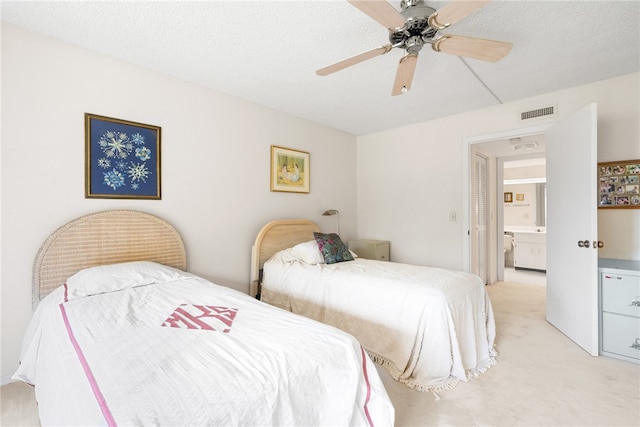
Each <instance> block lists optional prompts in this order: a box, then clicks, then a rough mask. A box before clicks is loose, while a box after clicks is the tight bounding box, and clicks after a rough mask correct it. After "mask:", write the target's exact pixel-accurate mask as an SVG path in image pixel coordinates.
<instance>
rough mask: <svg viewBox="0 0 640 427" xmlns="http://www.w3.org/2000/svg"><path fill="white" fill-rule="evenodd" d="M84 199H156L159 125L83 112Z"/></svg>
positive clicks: (157, 197) (159, 138)
mask: <svg viewBox="0 0 640 427" xmlns="http://www.w3.org/2000/svg"><path fill="white" fill-rule="evenodd" d="M84 129H85V198H87V199H147V200H160V199H161V198H162V197H161V190H160V184H161V170H160V158H161V152H160V142H161V131H162V129H161V128H160V126H154V125H148V124H144V123H137V122H132V121H128V120H122V119H116V118H113V117H106V116H100V115H97V114H91V113H85V114H84Z"/></svg>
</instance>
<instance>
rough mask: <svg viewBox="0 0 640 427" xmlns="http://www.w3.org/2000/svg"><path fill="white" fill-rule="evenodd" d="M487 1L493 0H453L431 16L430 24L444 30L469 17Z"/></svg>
mask: <svg viewBox="0 0 640 427" xmlns="http://www.w3.org/2000/svg"><path fill="white" fill-rule="evenodd" d="M487 3H491V0H478V1H469V0H451V1H450V2H449V3H448V4H447V5H446V6H444V7H443V8H441V9H440V10H438V11H437V12H435V13H434V14H433V15H431V16H430V17H429V25H430V26H431V27H432V28H435V29H438V30H442V29H444V28H447V27H448V26H449V25H453V24H455V23H456V22H458V21H459V20H461V19H462V18H465V17H467V16H468V15H470V14H471V13H472V12H475V11H476V10H478V9H480V8H481V7H483V6H484V5H486V4H487Z"/></svg>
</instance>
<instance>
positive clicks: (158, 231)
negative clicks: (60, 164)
mask: <svg viewBox="0 0 640 427" xmlns="http://www.w3.org/2000/svg"><path fill="white" fill-rule="evenodd" d="M127 261H155V262H157V263H160V264H164V265H168V266H171V267H175V268H179V269H181V270H185V269H186V268H187V258H186V253H185V249H184V243H183V242H182V238H181V237H180V234H179V233H178V232H177V231H176V229H175V228H173V226H171V225H170V224H169V223H167V222H166V221H164V220H163V219H161V218H158V217H156V216H153V215H150V214H148V213H145V212H139V211H132V210H111V211H104V212H97V213H93V214H89V215H85V216H82V217H79V218H76V219H74V220H73V221H71V222H68V223H67V224H65V225H63V226H62V227H60V228H58V229H57V230H56V231H55V232H54V233H53V234H51V235H50V236H49V237H48V238H47V240H45V242H44V243H43V244H42V246H41V247H40V250H39V251H38V254H37V255H36V259H35V261H34V264H33V304H34V305H35V304H37V303H38V302H39V301H40V300H41V299H42V298H44V297H45V296H47V295H48V294H49V293H50V292H52V291H53V290H54V289H56V288H57V287H59V286H61V285H63V284H64V282H65V281H66V280H67V278H68V277H69V276H71V275H73V274H74V273H76V272H78V271H80V270H82V269H83V268H87V267H93V266H96V265H104V264H113V263H118V262H127Z"/></svg>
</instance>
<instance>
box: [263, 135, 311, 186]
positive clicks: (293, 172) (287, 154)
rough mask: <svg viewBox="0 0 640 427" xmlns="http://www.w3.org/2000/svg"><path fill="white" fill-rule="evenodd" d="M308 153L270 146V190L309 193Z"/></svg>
mask: <svg viewBox="0 0 640 427" xmlns="http://www.w3.org/2000/svg"><path fill="white" fill-rule="evenodd" d="M309 160H310V159H309V153H307V152H306V151H298V150H292V149H290V148H284V147H278V146H276V145H272V146H271V191H285V192H290V193H309V180H310V179H311V175H310V164H309Z"/></svg>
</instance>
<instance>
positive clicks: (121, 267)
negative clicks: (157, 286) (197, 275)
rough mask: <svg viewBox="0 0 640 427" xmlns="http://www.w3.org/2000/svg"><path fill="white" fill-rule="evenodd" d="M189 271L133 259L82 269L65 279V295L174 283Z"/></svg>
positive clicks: (72, 295)
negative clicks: (131, 260)
mask: <svg viewBox="0 0 640 427" xmlns="http://www.w3.org/2000/svg"><path fill="white" fill-rule="evenodd" d="M186 277H193V276H192V275H190V274H189V273H185V272H184V271H181V270H178V269H177V268H173V267H168V266H166V265H162V264H158V263H155V262H151V261H133V262H125V263H119V264H107V265H100V266H97V267H90V268H85V269H84V270H80V271H78V272H77V273H76V274H74V275H73V276H71V277H69V278H68V279H67V298H68V299H69V300H72V299H74V298H81V297H86V296H89V295H96V294H102V293H105V292H113V291H119V290H122V289H126V288H134V287H136V286H144V285H151V284H153V283H164V282H173V281H176V280H180V279H183V278H186Z"/></svg>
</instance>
